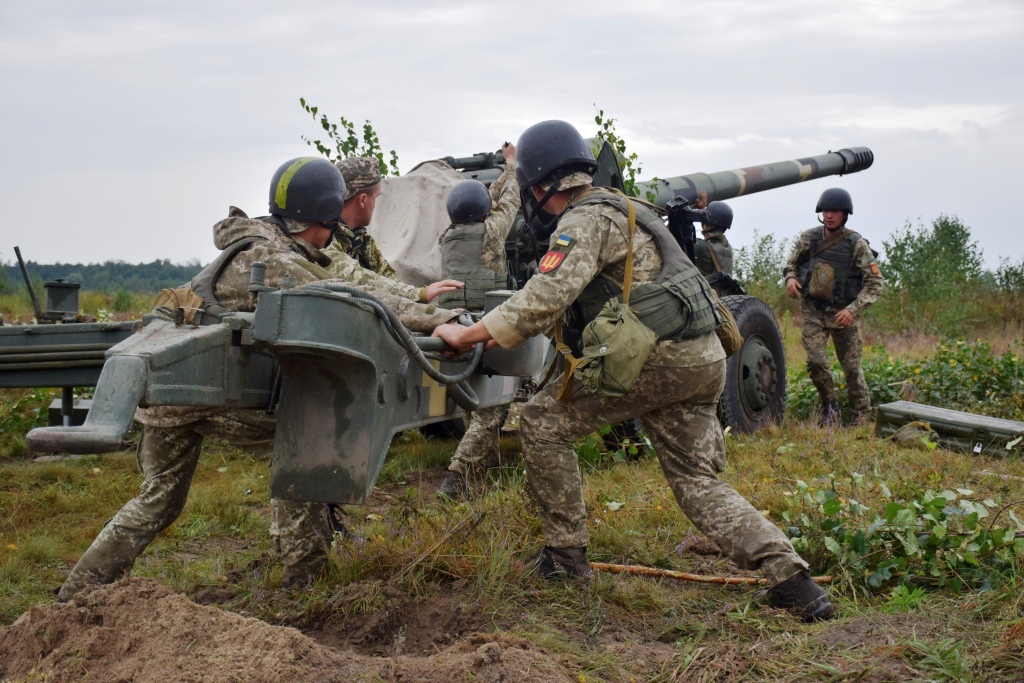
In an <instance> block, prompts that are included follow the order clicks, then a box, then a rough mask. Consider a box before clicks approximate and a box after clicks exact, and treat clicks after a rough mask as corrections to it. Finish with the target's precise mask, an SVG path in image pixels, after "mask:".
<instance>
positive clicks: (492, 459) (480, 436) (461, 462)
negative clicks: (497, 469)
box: [448, 406, 506, 476]
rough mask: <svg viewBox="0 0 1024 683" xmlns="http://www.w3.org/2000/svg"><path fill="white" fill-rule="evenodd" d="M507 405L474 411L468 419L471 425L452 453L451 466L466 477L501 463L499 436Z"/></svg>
mask: <svg viewBox="0 0 1024 683" xmlns="http://www.w3.org/2000/svg"><path fill="white" fill-rule="evenodd" d="M505 410H506V406H495V407H493V408H481V409H480V410H474V411H473V414H472V415H470V418H469V428H467V429H466V434H465V436H463V437H462V439H461V440H460V441H459V447H458V448H457V449H456V450H455V455H453V456H452V462H451V464H450V465H448V469H449V470H450V471H452V472H458V473H460V474H462V475H463V476H470V475H474V476H481V475H482V474H483V473H485V472H486V471H487V470H488V469H490V468H491V467H494V466H495V465H497V464H498V460H499V459H500V457H501V452H500V450H499V448H498V437H499V436H500V435H501V425H502V424H503V423H504V422H505Z"/></svg>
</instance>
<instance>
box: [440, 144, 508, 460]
mask: <svg viewBox="0 0 1024 683" xmlns="http://www.w3.org/2000/svg"><path fill="white" fill-rule="evenodd" d="M496 186H497V187H496ZM488 192H489V193H490V196H491V213H490V214H489V215H488V216H487V218H486V219H484V241H483V246H482V247H481V251H480V260H481V265H482V266H483V267H484V268H486V269H488V270H491V271H494V272H495V273H505V272H507V271H508V264H507V256H506V254H505V239H506V238H507V237H508V233H509V230H511V229H512V224H513V223H514V222H515V220H516V214H517V213H518V212H519V203H520V197H519V181H518V179H516V172H515V164H514V163H512V164H509V165H508V167H507V168H506V170H505V172H504V173H502V175H501V177H499V178H498V180H497V181H495V182H494V183H492V184H491V187H490V188H488ZM443 239H444V233H442V234H441V237H440V238H439V240H438V241H439V242H440V241H441V240H443ZM504 415H505V407H504V406H496V407H494V408H485V409H483V410H475V411H473V413H472V414H471V415H470V418H469V427H468V428H467V429H466V434H465V435H464V436H463V437H462V439H461V440H460V441H459V447H458V448H457V449H456V451H455V455H453V456H452V461H451V464H450V465H449V466H448V469H449V470H451V471H453V472H459V473H461V474H464V475H470V474H480V473H482V472H485V471H486V470H488V469H490V468H491V467H493V466H494V465H495V464H496V463H497V461H498V457H499V455H500V453H499V450H498V437H499V435H500V430H501V425H502V422H503V420H504Z"/></svg>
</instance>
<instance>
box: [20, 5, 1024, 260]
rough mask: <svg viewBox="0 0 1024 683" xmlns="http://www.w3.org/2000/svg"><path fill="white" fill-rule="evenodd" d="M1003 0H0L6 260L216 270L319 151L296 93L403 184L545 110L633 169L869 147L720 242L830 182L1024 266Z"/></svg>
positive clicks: (793, 230) (804, 201)
mask: <svg viewBox="0 0 1024 683" xmlns="http://www.w3.org/2000/svg"><path fill="white" fill-rule="evenodd" d="M1022 36H1024V2H1021V0H970V1H969V2H968V1H959V0H878V1H876V0H867V1H863V0H847V1H845V2H842V3H839V2H825V1H817V0H775V1H773V2H764V1H763V0H749V1H748V0H715V1H714V2H711V1H706V2H705V1H701V0H691V1H689V2H685V3H683V2H660V1H656V0H631V1H630V2H601V1H593V0H592V1H590V2H586V3H583V2H558V3H555V2H533V1H532V0H519V1H517V2H505V3H495V2H473V3H470V2H454V1H452V2H444V1H438V0H433V1H431V2H387V1H384V0H377V1H376V2H374V3H368V2H359V3H354V2H321V1H320V0H305V1H304V2H301V3H291V4H286V3H280V2H261V1H252V0H246V1H245V2H242V1H237V2H216V1H214V0H203V1H202V2H198V1H193V0H174V2H138V1H132V0H89V1H88V2H81V1H80V0H79V1H77V2H70V1H68V2H50V1H48V0H35V1H34V2H31V3H27V2H20V3H16V2H14V1H13V0H0V88H2V92H3V97H2V98H0V122H2V126H0V159H2V167H0V201H2V204H3V206H4V207H5V220H4V227H3V229H2V232H0V234H2V236H3V238H2V240H0V259H3V260H7V261H10V260H13V256H14V251H13V248H14V246H15V245H20V246H21V248H22V251H23V253H25V255H26V257H28V258H30V259H32V260H36V261H40V262H55V261H63V262H99V261H103V260H107V259H119V260H124V261H129V262H146V261H151V260H153V259H157V258H166V259H170V260H172V261H176V262H183V261H186V260H189V259H199V260H200V261H202V262H204V263H205V262H208V261H210V260H211V259H212V258H213V257H214V256H215V254H216V250H215V248H214V246H213V242H212V239H211V230H210V228H211V226H212V224H213V223H214V222H216V221H217V220H219V219H220V218H223V217H224V216H225V215H226V213H227V209H228V206H229V205H237V206H240V207H241V208H243V209H245V210H246V211H248V212H249V213H250V215H262V214H265V213H266V205H267V188H268V185H269V179H270V176H271V174H272V173H273V171H274V170H275V168H276V167H277V166H278V165H279V164H280V163H281V162H283V161H285V160H287V159H290V158H292V157H296V156H301V155H305V154H310V153H315V152H313V151H311V150H310V148H308V147H306V146H305V145H304V143H303V142H302V141H301V139H300V136H301V135H303V134H305V135H307V136H309V135H316V133H317V130H318V129H317V127H316V126H315V124H314V122H313V121H312V119H310V118H309V116H308V115H307V114H306V113H305V112H304V111H303V110H302V109H301V108H300V106H299V97H305V98H306V99H307V100H308V101H310V102H312V103H314V104H316V105H318V106H319V107H320V108H321V110H322V111H323V112H326V113H328V114H330V115H331V116H332V118H333V117H338V116H345V117H347V118H350V119H354V120H356V121H359V122H362V121H363V120H365V119H370V120H371V121H372V122H373V124H374V126H375V127H376V129H377V131H378V133H379V135H380V139H381V142H382V144H383V145H384V147H385V148H386V149H391V148H394V149H395V150H396V151H397V152H398V155H399V160H400V167H401V168H402V170H403V171H404V170H408V169H410V168H412V166H414V165H415V164H416V163H418V162H419V161H422V160H424V159H428V158H434V157H438V156H443V155H449V154H451V155H456V156H458V155H466V154H470V153H473V152H478V151H484V150H495V149H497V148H498V146H499V145H500V143H501V142H502V141H503V140H506V139H509V140H513V141H514V140H515V139H517V138H518V136H519V134H520V133H521V132H522V131H523V130H524V129H525V128H526V127H527V126H529V125H531V124H533V123H535V122H537V121H540V120H544V119H548V118H561V119H565V120H568V121H570V122H572V123H574V124H575V125H576V126H577V127H578V128H579V129H580V131H581V132H582V133H583V134H584V135H587V136H589V135H592V134H593V133H594V131H595V129H596V126H595V124H594V122H593V115H594V113H595V109H594V105H595V104H596V105H597V106H599V107H601V108H603V109H604V110H605V111H606V112H607V113H608V114H609V115H612V116H614V117H615V118H616V119H617V120H618V130H619V133H620V134H621V135H622V136H623V137H624V138H625V139H626V141H627V142H628V144H629V145H630V147H631V149H632V150H634V151H636V152H637V154H639V156H640V160H641V162H642V166H643V171H644V172H643V177H645V178H646V177H650V176H652V175H657V176H659V177H667V176H672V175H680V174H683V173H691V172H696V171H705V172H711V171H719V170H726V169H731V168H737V167H741V166H749V165H753V164H758V163H765V162H771V161H778V160H782V159H789V158H793V157H801V156H809V155H813V154H821V153H824V152H826V151H828V150H830V149H838V148H841V147H847V146H855V145H862V146H867V147H870V148H871V149H872V150H873V151H874V153H875V164H874V166H873V167H872V168H871V169H869V170H868V171H866V172H863V173H858V174H855V175H851V176H847V177H843V178H841V179H835V178H833V179H825V180H817V181H811V182H808V183H806V184H804V185H800V186H795V187H789V188H784V189H781V190H776V191H773V192H769V193H766V194H761V195H752V196H750V197H744V198H738V199H736V200H734V201H732V202H730V203H731V205H732V207H733V209H734V210H735V212H736V219H735V222H734V224H733V226H734V227H733V231H732V233H731V234H730V237H731V238H732V241H733V243H734V244H735V245H737V246H739V245H743V244H747V243H749V242H750V241H751V237H752V235H753V232H754V230H758V231H760V232H761V233H765V232H768V231H772V232H775V233H777V234H778V235H780V236H783V237H787V238H790V237H792V236H794V235H795V234H797V233H798V232H799V231H801V230H803V229H806V228H808V227H810V226H812V225H814V224H815V217H814V213H813V211H814V204H815V201H816V199H817V197H818V195H819V194H820V193H821V191H822V190H824V189H825V188H827V187H830V186H833V185H839V186H842V187H845V188H847V189H848V190H849V191H850V192H851V193H852V195H853V199H854V207H855V215H854V216H853V218H852V219H851V221H850V226H851V227H853V228H854V229H857V230H859V231H860V232H861V233H862V234H864V236H866V237H867V238H868V239H869V240H871V242H872V244H873V245H874V246H875V247H876V248H880V247H881V243H882V240H884V239H887V238H888V237H889V235H890V234H892V232H893V231H895V230H898V229H900V228H902V226H903V225H904V224H905V223H906V222H907V221H912V222H914V223H917V222H918V221H919V220H920V221H924V222H926V223H927V222H930V221H932V220H933V219H934V218H935V217H936V216H938V215H939V214H942V213H951V214H956V215H958V216H960V218H961V219H962V220H963V221H964V222H965V223H966V224H967V225H969V226H970V227H971V229H972V233H973V235H974V236H975V238H976V239H977V240H978V242H979V243H980V245H981V247H982V249H983V250H984V254H985V261H986V264H987V265H988V266H989V267H995V266H996V265H997V264H998V260H999V257H1000V256H1005V257H1009V258H1010V259H1012V260H1013V261H1014V262H1020V260H1021V259H1022V258H1024V226H1022V225H1021V221H1020V220H1019V218H1015V216H1016V215H1017V214H1018V213H1020V211H1021V210H1020V208H1019V205H1018V204H1017V202H1016V199H1017V198H1018V197H1020V196H1021V195H1022V194H1024V187H1021V178H1022V174H1020V173H1019V172H1018V169H1019V168H1020V166H1021V164H1022V163H1024V161H1022V156H1024V155H1022V153H1024V144H1022V143H1024V107H1022V102H1024V76H1022V73H1024V39H1022Z"/></svg>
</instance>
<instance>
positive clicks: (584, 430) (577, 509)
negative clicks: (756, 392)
mask: <svg viewBox="0 0 1024 683" xmlns="http://www.w3.org/2000/svg"><path fill="white" fill-rule="evenodd" d="M705 336H706V337H711V338H713V339H715V341H716V343H717V337H715V335H714V334H713V333H709V334H707V335H705ZM697 342H699V338H698V339H694V340H683V341H674V342H669V343H671V344H673V345H677V346H686V345H690V344H694V343H697ZM561 385H562V381H561V379H558V380H555V381H553V382H551V383H550V384H549V385H548V386H547V387H545V388H544V389H543V390H541V391H540V392H538V393H537V394H536V395H534V397H533V398H532V399H530V401H529V402H528V403H527V404H526V405H525V406H523V409H522V412H521V413H520V418H519V424H520V434H521V438H522V444H523V458H524V459H525V461H526V474H527V480H528V481H529V486H530V490H531V492H532V494H533V497H534V499H535V500H536V502H537V505H538V508H539V512H540V519H541V527H542V528H543V531H544V544H545V545H546V546H551V547H579V546H585V545H587V542H588V540H589V536H588V533H587V527H586V519H587V511H586V505H585V502H584V498H583V481H582V477H581V475H580V468H579V462H578V460H577V457H576V453H575V451H574V450H573V443H574V442H575V441H576V440H578V439H580V438H582V437H584V436H586V435H587V434H590V433H591V432H593V431H595V430H596V429H598V428H600V427H601V426H603V425H605V424H614V423H617V422H621V421H623V420H626V419H629V418H631V417H639V418H640V421H641V423H642V424H643V426H644V429H645V431H646V433H647V435H648V437H649V438H650V439H651V443H652V445H653V447H654V450H655V452H656V453H657V455H658V460H659V462H660V463H661V467H662V471H663V472H664V474H665V478H666V479H667V481H668V484H669V486H670V487H671V488H672V491H673V493H674V494H675V497H676V500H677V502H678V503H679V507H680V508H681V509H682V511H683V512H684V513H685V514H686V516H687V517H688V518H689V519H690V521H691V522H693V524H694V526H696V527H697V529H699V530H700V531H701V532H702V533H704V534H705V535H707V536H708V538H710V539H711V540H712V541H714V542H715V543H717V544H718V546H719V547H720V548H721V549H722V551H723V552H724V553H725V554H726V555H728V556H729V558H730V559H732V560H733V561H734V562H735V563H736V564H737V565H738V566H740V567H741V568H743V569H757V570H760V571H761V572H762V574H763V575H764V576H765V577H766V578H767V579H768V580H769V581H770V582H771V583H773V584H774V583H778V582H780V581H783V580H785V579H787V578H789V577H790V576H793V575H794V574H796V573H797V572H798V571H800V570H801V569H805V568H806V567H807V564H806V563H805V562H804V561H803V560H802V559H801V558H800V557H799V556H798V555H797V554H796V552H795V551H794V550H793V546H792V544H791V543H790V542H789V539H788V538H787V537H786V535H785V534H783V533H782V532H781V531H780V530H779V529H778V528H777V527H776V526H775V525H774V524H772V523H771V522H770V521H768V520H767V519H766V518H765V517H764V515H762V514H761V513H760V512H758V511H757V510H756V509H755V508H754V507H753V506H752V505H751V504H750V503H749V502H747V500H746V499H744V498H743V497H742V496H741V495H740V494H738V493H737V492H736V491H735V490H733V488H732V487H731V486H729V484H727V483H726V482H724V481H722V480H721V479H719V478H718V474H719V473H721V472H722V471H723V470H724V469H725V464H726V458H725V438H724V436H723V434H722V427H721V425H720V424H719V423H718V419H717V417H716V413H715V411H716V403H717V401H718V398H719V396H720V395H721V393H722V388H723V387H724V385H725V361H724V360H717V361H714V362H712V363H709V364H705V365H701V366H696V367H688V368H680V367H674V368H665V367H658V366H655V365H653V364H651V363H648V364H647V365H645V366H644V369H643V371H642V372H641V374H640V378H639V379H638V380H637V383H636V385H635V386H634V388H633V389H632V390H631V391H630V392H629V393H627V394H626V395H625V396H622V397H620V398H605V397H601V396H597V395H595V394H594V393H593V392H591V391H590V390H588V389H587V388H586V387H585V386H584V385H583V382H581V381H579V380H578V378H577V381H576V383H575V390H574V391H573V394H572V398H571V400H570V401H569V402H568V403H562V402H561V401H559V400H558V398H557V396H558V392H559V389H560V388H561Z"/></svg>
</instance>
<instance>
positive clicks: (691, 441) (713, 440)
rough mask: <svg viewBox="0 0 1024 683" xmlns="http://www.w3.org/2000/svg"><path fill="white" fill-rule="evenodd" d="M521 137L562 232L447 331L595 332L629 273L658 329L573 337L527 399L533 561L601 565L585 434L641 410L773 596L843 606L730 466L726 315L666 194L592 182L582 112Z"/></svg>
mask: <svg viewBox="0 0 1024 683" xmlns="http://www.w3.org/2000/svg"><path fill="white" fill-rule="evenodd" d="M516 148H517V156H518V165H517V167H516V175H517V177H518V179H519V184H520V187H521V188H522V190H521V191H522V195H523V205H524V208H525V209H526V213H527V217H528V219H529V220H532V221H535V229H536V231H537V232H538V233H544V232H546V233H548V234H549V235H550V237H549V241H548V243H549V250H548V252H547V253H546V254H544V255H543V257H542V258H541V259H540V261H539V273H538V274H537V275H534V276H533V277H532V278H531V279H530V280H529V281H528V282H527V283H526V285H525V286H524V287H523V289H521V290H520V291H518V292H516V293H515V294H513V295H512V297H511V298H509V299H508V300H506V301H505V302H504V303H502V304H501V305H500V306H499V307H498V308H496V309H494V310H492V311H491V312H489V313H488V314H487V315H485V316H484V317H483V319H482V320H481V321H480V322H478V323H476V324H475V325H473V326H472V327H464V328H461V329H456V328H457V327H458V326H454V325H442V326H440V327H439V328H438V329H437V330H435V331H434V334H435V335H436V336H440V337H442V338H444V339H445V340H446V341H447V342H448V343H449V344H450V345H451V346H452V347H454V348H455V349H456V350H465V349H468V348H470V347H471V345H472V344H474V343H477V342H483V341H485V342H488V343H496V344H499V345H501V346H502V347H503V348H513V347H515V346H518V345H519V344H521V343H522V342H523V341H524V340H525V339H527V338H528V337H532V336H535V335H538V334H546V333H550V332H551V331H552V330H554V332H555V336H556V340H559V341H561V340H562V339H568V338H569V337H570V336H571V335H569V334H568V333H565V334H563V326H564V327H566V328H575V331H576V332H578V331H579V329H581V328H584V329H585V330H586V332H585V334H584V338H589V337H588V335H592V334H593V332H594V330H595V326H596V325H597V324H598V322H599V321H606V320H608V317H607V315H606V312H607V311H609V310H621V309H616V306H615V303H616V301H622V298H620V297H623V298H624V290H625V289H626V286H627V282H628V283H629V291H630V298H629V306H630V308H632V309H633V310H634V313H633V314H632V315H635V316H636V319H638V320H639V323H642V325H640V326H639V328H638V325H637V324H635V323H632V322H630V323H629V326H630V330H631V339H633V338H635V337H634V336H633V331H636V332H638V333H639V334H637V336H638V337H641V338H644V339H646V341H647V342H648V343H647V344H646V345H645V347H644V349H643V350H642V351H639V350H638V349H637V348H636V347H635V346H632V345H630V344H627V345H626V349H625V353H622V354H619V355H617V356H616V357H615V358H610V357H606V356H605V355H604V354H606V353H608V352H609V347H607V346H601V345H600V343H598V344H597V345H595V344H589V345H588V346H587V348H586V352H585V353H586V357H585V358H583V360H582V363H583V364H582V365H578V362H579V360H578V356H579V355H580V351H579V349H578V348H577V349H575V350H572V349H570V348H569V346H568V344H564V343H560V344H559V350H560V351H561V352H562V355H563V356H564V357H565V358H566V366H567V367H568V370H567V372H564V373H563V374H562V376H561V377H559V378H558V379H556V380H555V381H553V382H552V383H550V384H549V385H547V386H545V387H544V388H542V389H541V390H539V391H538V392H537V393H536V394H535V395H534V396H533V398H531V399H530V401H529V402H527V403H526V404H525V405H524V406H523V408H522V412H521V413H520V435H521V439H522V446H523V458H524V460H525V461H526V471H527V478H528V480H529V484H530V490H531V493H532V494H533V498H534V500H535V501H536V503H537V506H538V508H539V511H540V519H541V526H542V529H543V532H544V543H545V547H544V548H543V550H542V551H541V552H540V554H539V555H538V558H537V562H536V563H535V565H534V570H535V571H536V572H537V573H538V574H540V575H541V576H544V577H545V578H549V579H557V578H561V577H566V576H568V577H573V578H581V579H585V578H587V577H589V575H590V572H591V570H590V563H589V560H588V559H587V543H588V540H589V537H588V533H587V525H586V505H585V503H584V499H583V487H582V478H581V475H580V469H579V463H578V462H577V458H576V454H575V452H574V450H573V444H574V442H575V441H576V440H577V439H579V438H581V437H583V436H585V435H587V434H589V433H591V432H593V431H594V430H596V429H598V428H599V427H601V426H602V425H605V424H613V423H616V422H621V421H622V420H625V419H628V418H632V417H639V418H640V421H641V423H642V424H643V426H644V428H645V430H646V432H647V435H648V436H649V438H650V439H651V442H652V444H653V446H654V450H655V451H656V452H657V454H658V458H659V460H660V462H661V465H662V470H663V471H664V473H665V477H666V479H667V480H668V483H669V485H670V486H671V487H672V490H673V492H674V493H675V495H676V500H677V501H678V502H679V505H680V507H681V508H682V510H683V512H684V513H685V514H686V515H687V516H688V517H689V518H690V520H691V521H692V522H693V523H694V524H695V525H696V526H697V528H698V529H700V530H701V531H702V532H703V533H705V534H707V536H708V537H710V538H711V539H712V540H714V541H715V542H717V543H718V544H719V546H720V547H721V548H722V549H723V550H724V551H725V552H726V554H728V555H729V557H730V558H731V559H732V560H733V561H735V562H736V563H737V564H738V565H739V566H740V567H743V568H744V569H758V570H760V571H761V572H762V573H763V574H764V575H765V576H766V578H767V579H768V580H769V582H770V583H771V584H772V587H771V590H770V591H769V598H770V600H771V602H772V603H773V604H775V605H777V606H781V607H787V608H789V607H791V608H795V609H798V610H800V611H801V612H802V613H803V615H804V616H805V617H806V618H808V619H815V618H825V617H827V616H828V615H830V614H831V612H832V605H831V602H830V601H829V599H828V596H827V595H826V594H825V592H824V591H822V590H821V589H820V588H819V587H817V586H816V585H815V584H814V582H813V581H812V580H811V579H810V576H809V575H808V573H807V564H806V563H805V562H804V561H803V560H802V559H801V558H800V557H799V556H798V555H797V554H796V552H795V551H794V550H793V546H792V544H791V543H790V542H789V539H788V538H787V537H786V536H785V534H783V533H782V532H781V531H780V530H779V529H778V528H777V527H776V526H775V525H774V524H772V523H771V522H770V521H768V520H767V519H765V517H764V515H762V514H761V513H760V512H758V511H757V510H756V509H755V508H754V507H753V506H752V505H751V504H750V503H748V502H747V501H746V500H745V499H744V498H743V497H742V496H740V495H739V494H738V493H736V491H735V490H733V489H732V487H730V486H729V485H728V484H727V483H725V482H724V481H722V480H720V479H719V478H718V474H719V473H720V472H722V471H723V469H724V468H725V439H724V437H723V434H722V428H721V425H719V423H718V420H717V418H716V415H715V404H716V403H717V401H718V398H719V396H720V395H721V392H722V387H723V385H724V382H725V351H724V350H723V349H722V345H721V343H720V342H719V341H718V337H717V336H716V335H715V332H714V330H715V327H716V326H717V325H718V324H720V322H721V320H720V319H719V318H718V314H717V312H716V311H715V309H714V307H713V304H712V303H711V302H712V301H713V300H714V294H713V292H712V291H711V289H710V287H709V285H708V283H707V282H706V281H705V279H704V278H703V276H701V274H700V273H699V272H698V271H697V269H696V267H695V266H694V265H693V264H692V263H691V262H690V260H689V259H688V258H686V255H685V253H684V252H683V251H682V249H681V248H680V247H679V245H678V244H677V243H676V242H675V240H674V239H673V238H672V236H671V234H670V233H669V232H668V229H667V228H666V227H665V225H664V223H663V222H662V219H661V215H660V213H659V211H658V210H657V209H656V208H655V207H653V206H651V205H649V204H646V203H644V202H641V201H638V200H632V199H628V198H626V197H625V196H623V195H621V194H616V193H613V192H612V191H609V190H606V189H601V188H594V187H592V185H591V183H592V173H593V172H594V171H595V169H596V162H595V161H594V157H593V154H592V153H591V150H590V146H589V145H588V144H587V143H586V142H585V141H584V140H583V138H582V137H581V136H580V134H579V132H577V130H576V129H575V128H573V127H572V126H571V125H570V124H568V123H566V122H564V121H544V122H542V123H538V124H536V125H534V126H531V127H530V128H528V129H527V130H526V131H525V132H524V133H523V135H522V137H520V138H519V144H518V145H517V146H516ZM621 315H622V316H626V315H627V314H626V313H622V314H621ZM620 320H623V321H625V320H626V318H625V317H623V318H620ZM623 324H625V322H623ZM643 328H646V333H644V331H643ZM572 336H576V335H572ZM591 341H593V339H592V338H591ZM634 359H636V360H635V361H634ZM629 364H632V367H633V368H634V369H635V371H636V372H638V373H639V374H638V375H636V374H634V375H633V377H631V378H629V379H630V380H631V381H630V382H628V385H629V386H625V385H622V386H620V387H618V388H616V387H612V386H607V385H604V384H601V383H597V382H594V381H593V379H594V376H593V374H592V372H591V370H592V369H593V368H594V367H595V366H596V367H597V368H604V369H609V370H610V369H611V368H612V367H616V368H621V367H623V365H629ZM577 368H579V369H577ZM574 369H576V371H575V372H574ZM580 370H582V372H581V371H580Z"/></svg>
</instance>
